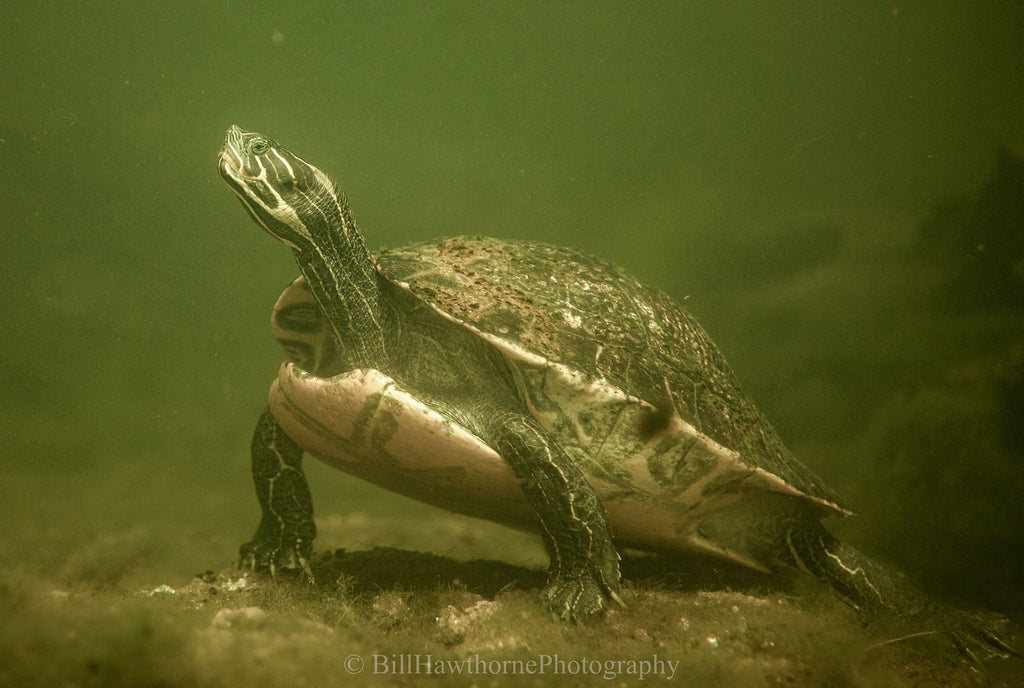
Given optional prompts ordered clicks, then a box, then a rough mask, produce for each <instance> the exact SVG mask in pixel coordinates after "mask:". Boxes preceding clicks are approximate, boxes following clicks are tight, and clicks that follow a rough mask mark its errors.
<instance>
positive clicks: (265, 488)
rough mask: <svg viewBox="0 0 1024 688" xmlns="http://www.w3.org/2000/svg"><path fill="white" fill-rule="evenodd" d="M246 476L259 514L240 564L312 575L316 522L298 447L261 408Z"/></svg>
mask: <svg viewBox="0 0 1024 688" xmlns="http://www.w3.org/2000/svg"><path fill="white" fill-rule="evenodd" d="M252 477H253V480H254V482H255V484H256V498H257V499H258V500H259V503H260V508H261V509H262V510H263V516H262V518H261V519H260V525H259V527H258V528H257V529H256V535H255V536H253V539H252V540H250V541H249V542H246V543H245V544H243V545H242V546H241V548H240V550H239V555H240V559H241V560H240V562H239V565H240V566H242V567H248V568H251V569H253V570H254V571H255V570H260V569H269V570H270V573H271V575H274V574H276V573H277V571H278V570H281V569H293V570H294V569H302V570H303V571H305V573H306V575H307V576H308V577H309V578H310V580H312V579H313V574H312V572H311V571H310V568H309V557H310V554H312V552H313V538H315V537H316V524H315V523H314V522H313V499H312V497H311V496H310V493H309V485H308V484H307V483H306V476H305V475H304V474H303V473H302V449H300V448H299V446H298V445H297V444H295V442H294V441H292V439H291V438H290V437H288V435H286V434H285V432H284V430H282V429H281V426H280V425H278V423H277V420H275V418H274V415H273V414H272V413H271V412H270V409H269V408H267V409H266V410H264V411H263V415H262V416H260V420H259V422H258V423H257V424H256V431H255V433H253V438H252Z"/></svg>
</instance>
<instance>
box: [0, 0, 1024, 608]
mask: <svg viewBox="0 0 1024 688" xmlns="http://www.w3.org/2000/svg"><path fill="white" fill-rule="evenodd" d="M193 5H194V6H193V7H191V8H189V9H188V10H187V11H185V12H182V10H181V8H180V6H177V5H176V6H174V7H173V8H172V7H168V8H159V7H154V8H143V6H142V5H141V4H138V3H118V2H115V3H105V4H103V6H102V7H99V6H93V5H89V4H85V5H82V4H76V5H74V6H68V5H67V3H63V4H61V3H58V4H52V5H45V4H44V5H41V6H37V7H32V8H30V7H28V6H24V7H21V6H10V5H8V6H5V7H4V8H3V9H0V15H2V21H0V36H2V42H0V46H2V48H0V73H2V75H3V83H4V84H5V86H4V89H3V90H4V99H3V105H2V106H0V189H2V190H3V201H2V203H0V209H2V213H0V218H2V219H0V246H2V248H3V253H4V256H5V258H4V269H3V276H2V278H0V279H2V280H3V293H4V295H5V297H4V298H3V299H2V301H0V314H2V315H0V317H2V321H3V323H4V330H3V331H4V337H3V338H2V343H0V383H2V384H0V399H2V402H0V432H2V433H3V437H4V438H5V442H4V443H3V444H4V448H3V450H2V456H3V461H4V470H5V477H4V480H3V481H2V482H0V514H2V522H3V523H4V524H5V525H4V526H3V530H2V531H0V556H2V558H3V561H4V566H5V568H7V569H12V570H17V571H21V572H24V573H27V574H29V575H31V576H35V577H38V578H39V579H41V580H43V581H45V582H44V586H51V585H52V586H53V587H58V588H60V587H67V586H72V587H74V586H77V585H84V586H87V587H88V586H98V587H100V588H103V589H106V590H115V591H116V590H134V589H136V588H137V587H145V586H150V585H153V586H155V585H157V584H159V583H162V582H168V583H170V584H172V585H176V584H184V583H187V582H188V581H189V580H190V579H191V577H192V575H193V574H194V573H196V572H197V571H202V570H205V569H211V568H212V569H219V568H221V567H224V566H227V565H228V564H229V563H231V561H233V559H234V557H235V553H236V551H237V546H238V544H239V543H240V542H241V541H243V540H245V539H246V538H248V537H249V536H250V535H251V531H252V529H253V528H254V527H255V525H256V522H257V509H256V505H255V500H254V498H253V496H252V488H251V485H250V478H249V468H248V456H247V454H248V443H249V435H250V433H251V428H252V425H253V424H254V423H255V420H256V418H257V416H258V414H259V411H260V409H261V408H262V407H263V405H264V404H265V399H266V390H267V386H268V384H269V381H270V379H271V378H272V376H273V375H274V374H275V371H276V368H277V365H278V363H279V361H280V360H281V358H282V354H281V352H280V350H279V348H278V347H277V344H276V343H275V342H274V340H273V339H272V337H271V336H270V331H269V323H268V318H269V313H270V307H271V305H272V304H273V302H274V300H275V298H276V297H277V295H278V294H279V293H280V291H281V290H282V289H283V288H284V286H285V285H286V284H287V283H288V282H289V281H290V280H291V279H292V278H293V277H294V276H295V274H296V273H297V271H296V268H295V266H294V263H293V261H292V258H291V256H290V255H289V254H288V251H287V250H286V249H284V248H283V247H282V246H281V245H280V244H279V243H277V242H276V241H273V240H271V239H270V238H269V237H267V236H266V235H264V234H262V233H261V232H259V231H258V229H257V228H256V226H255V225H254V224H253V223H252V222H251V221H250V220H249V219H248V218H247V217H246V216H245V214H244V212H243V211H242V209H241V208H240V207H239V206H238V203H237V201H236V200H235V199H234V197H233V195H232V194H231V193H230V191H229V190H228V189H227V188H226V187H225V186H224V184H223V183H222V182H221V180H220V179H219V178H218V176H217V173H216V169H215V162H216V155H217V151H218V149H219V147H220V145H221V141H222V139H223V135H224V130H225V129H226V128H227V127H228V126H229V125H230V124H234V123H237V124H239V125H241V126H243V127H246V128H249V129H253V130H258V131H261V132H264V133H266V134H268V135H270V136H273V137H274V138H276V139H278V140H279V141H281V142H282V143H283V144H284V145H286V146H288V147H289V148H291V149H292V150H294V151H295V152H296V153H298V154H299V155H302V156H303V157H306V158H307V159H309V160H310V161H312V162H314V163H315V164H317V165H318V166H320V167H322V168H323V169H325V170H327V171H328V172H330V173H331V174H333V175H334V176H335V177H336V178H337V179H338V180H339V182H340V183H341V186H342V187H343V188H344V189H345V190H346V192H347V193H348V195H349V200H350V202H351V205H352V208H353V211H354V213H355V215H356V217H357V219H358V221H359V222H360V226H361V228H362V230H363V232H364V234H365V236H366V239H367V243H368V244H369V246H370V247H371V248H376V247H380V246H395V245H400V244H402V243H404V242H409V241H415V240H423V239H428V238H432V237H435V236H442V235H450V234H484V235H494V236H501V237H509V238H524V239H532V240H542V241H546V242H550V243H555V244H565V245H571V246H573V247H576V248H581V249H585V250H588V251H591V252H593V253H596V254H598V255H601V256H603V257H605V258H608V259H611V260H614V261H615V262H618V263H620V264H622V265H623V266H625V267H626V268H628V269H629V270H630V271H632V272H633V273H635V274H637V275H638V276H640V277H641V278H642V279H644V280H645V281H647V282H649V283H652V284H654V285H656V286H658V287H660V288H662V289H664V290H665V291H666V292H668V293H669V294H670V295H672V296H673V297H674V298H676V299H678V300H679V301H680V302H683V303H685V304H686V306H687V307H688V308H690V309H691V310H692V311H693V312H694V313H696V314H697V315H698V317H699V318H700V319H701V320H702V322H703V323H704V325H705V327H706V329H708V331H709V332H710V333H711V334H712V336H713V337H714V338H715V339H716V341H717V342H718V345H719V347H720V348H721V349H722V350H723V352H724V353H725V354H726V356H727V357H728V359H729V360H730V362H731V363H732V365H733V367H734V368H735V369H736V371H737V374H738V375H739V377H740V379H741V381H743V383H744V384H745V386H746V388H747V389H748V391H749V392H750V393H751V395H752V396H753V397H754V399H755V400H756V401H757V402H758V404H759V405H760V407H761V408H762V410H764V411H765V412H766V413H767V415H768V417H769V418H770V419H772V421H773V422H774V423H775V424H776V426H777V427H778V429H779V431H780V433H781V435H782V436H783V438H784V439H785V440H786V442H787V443H788V444H789V445H790V447H791V448H792V449H793V450H794V451H795V453H796V454H797V455H798V456H799V457H800V458H801V460H802V461H804V462H805V463H807V464H808V465H809V466H811V467H812V468H813V469H814V470H815V471H816V472H817V473H819V474H820V475H822V476H823V477H824V478H825V479H826V480H827V481H828V482H829V483H830V484H831V485H832V486H833V487H834V488H835V489H836V490H837V491H838V492H840V493H841V494H843V495H844V496H845V497H846V498H847V501H848V502H849V503H850V504H851V505H852V507H853V508H854V509H855V510H856V511H857V512H858V513H859V516H858V518H857V519H856V520H855V521H850V522H848V523H845V524H843V525H842V526H841V530H842V532H843V533H844V534H846V535H847V536H848V537H850V538H851V539H855V540H856V541H857V542H858V543H859V544H860V545H861V546H863V548H864V549H867V550H869V551H872V552H874V553H875V554H877V555H878V556H880V557H882V558H886V559H888V560H889V561H891V562H893V563H894V564H896V565H898V566H899V567H901V568H903V569H904V570H906V571H907V572H908V573H909V574H910V575H911V576H913V577H915V578H917V579H918V580H919V581H921V582H922V584H923V585H924V586H925V587H928V588H930V589H931V590H933V591H934V592H936V593H937V594H940V595H956V596H958V597H960V598H963V599H966V600H968V601H970V602H971V603H972V604H977V605H980V606H986V607H990V608H994V609H998V610H1000V611H1002V612H1004V613H1008V614H1010V615H1012V616H1015V617H1016V618H1018V619H1019V618H1020V617H1021V613H1022V611H1024V589H1022V587H1021V586H1020V580H1021V577H1020V573H1019V572H1020V569H1021V564H1022V563H1024V537H1022V529H1021V524H1024V506H1022V502H1021V500H1020V499H1019V495H1020V494H1021V492H1022V489H1024V478H1022V477H1021V476H1022V473H1024V471H1022V470H1021V469H1022V456H1024V440H1022V437H1021V430H1020V421H1021V417H1022V414H1024V391H1022V388H1024V382H1022V380H1024V334H1022V333H1024V305H1022V303H1024V299H1021V298H1020V297H1019V296H1018V294H1020V293H1024V268H1022V267H1021V266H1022V265H1024V245H1022V242H1024V240H1022V239H1021V237H1022V236H1024V210H1022V208H1021V200H1020V199H1021V198H1024V184H1022V182H1021V177H1022V174H1021V171H1020V169H1021V166H1022V165H1024V163H1022V162H1021V156H1022V155H1024V117H1022V114H1021V113H1024V54H1022V52H1021V44H1020V37H1021V35H1024V8H1022V6H1021V4H1020V3H1019V2H1013V1H1010V0H1005V1H1003V2H997V1H993V2H984V3H981V4H980V5H979V4H977V3H975V4H973V5H971V6H970V7H968V6H967V5H964V4H963V3H957V2H932V3H896V4H877V3H875V4H872V3H861V4H859V5H858V4H855V5H856V6H846V5H843V6H835V7H831V6H830V7H827V8H826V7H817V6H815V7H813V8H810V7H808V6H804V5H801V4H799V3H782V4H779V3H774V4H771V5H765V4H764V3H747V2H738V3H737V2H734V3H710V4H700V3H696V4H693V3H690V4H686V3H684V4H680V3H643V4H641V5H630V4H627V5H622V4H621V3H597V4H588V5H578V4H574V3H560V4H554V5H552V4H546V3H536V4H534V3H509V4H495V5H488V6H485V7H477V6H476V5H475V4H473V3H460V2H444V3H440V2H429V3H392V4H385V5H383V6H382V5H381V4H380V3H355V4H344V5H342V4H337V3H312V4H309V3H277V4H259V5H258V6H255V5H254V6H248V5H242V4H237V3H193ZM691 5H692V6H691ZM698 5H699V6H698ZM704 5H706V6H704ZM1001 150H1002V151H1004V153H1003V155H1004V157H1003V158H1002V160H1003V162H1002V164H1001V165H1000V151H1001ZM310 471H311V474H312V475H311V482H313V483H314V485H313V489H314V496H315V498H316V502H317V510H318V513H319V514H321V515H323V516H324V517H325V518H332V517H333V518H343V517H346V515H347V514H350V513H352V512H359V513H364V514H370V515H373V514H386V515H395V514H399V515H400V514H404V513H407V511H408V510H411V509H413V507H411V506H409V505H408V503H407V502H405V501H401V500H398V499H392V498H391V497H390V496H388V495H386V494H385V493H381V492H378V491H376V490H375V489H371V488H368V487H365V486H363V485H361V484H359V483H358V482H356V481H355V480H354V479H350V478H347V477H345V476H343V475H341V474H338V473H336V472H333V471H329V470H328V469H326V468H321V467H319V466H311V467H310ZM408 513H416V514H419V513H421V512H419V511H415V512H413V511H408ZM328 532H330V531H329V530H328ZM516 542H518V541H516ZM320 545H321V546H322V547H324V548H329V547H331V546H336V545H337V543H331V542H328V541H325V542H322V543H320ZM481 556H491V552H490V551H488V552H486V553H484V554H482V555H481ZM518 556H520V555H517V554H515V553H512V554H510V557H511V558H512V559H513V560H514V563H518V562H519V561H520V559H517V558H516V557H518ZM521 556H522V557H523V558H525V559H526V560H530V561H535V560H534V559H530V557H534V556H535V553H533V552H530V553H524V554H522V555H521Z"/></svg>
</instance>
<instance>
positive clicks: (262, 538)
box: [238, 522, 316, 581]
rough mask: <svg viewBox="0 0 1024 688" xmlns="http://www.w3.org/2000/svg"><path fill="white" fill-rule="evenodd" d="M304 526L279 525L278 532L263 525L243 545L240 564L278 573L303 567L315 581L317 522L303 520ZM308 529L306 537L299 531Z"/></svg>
mask: <svg viewBox="0 0 1024 688" xmlns="http://www.w3.org/2000/svg"><path fill="white" fill-rule="evenodd" d="M302 526H304V527H299V528H295V529H286V528H279V529H274V530H277V531H278V532H277V533H272V534H268V533H267V532H266V531H267V530H269V529H267V528H264V527H263V524H261V525H260V528H259V530H257V531H256V535H255V537H253V539H252V540H250V541H249V542H246V543H245V544H243V545H242V546H241V547H240V548H239V552H238V554H239V562H238V565H239V566H240V567H241V568H243V569H250V570H252V571H269V572H270V575H271V576H277V574H278V573H279V572H284V571H302V572H303V573H305V575H306V577H307V578H308V579H309V580H310V581H312V580H313V572H312V570H311V569H310V567H309V558H310V555H311V554H312V551H313V536H314V534H315V532H316V531H315V526H314V525H313V523H312V522H309V523H308V524H302ZM298 530H304V531H308V533H307V537H302V535H300V534H298V532H289V531H298Z"/></svg>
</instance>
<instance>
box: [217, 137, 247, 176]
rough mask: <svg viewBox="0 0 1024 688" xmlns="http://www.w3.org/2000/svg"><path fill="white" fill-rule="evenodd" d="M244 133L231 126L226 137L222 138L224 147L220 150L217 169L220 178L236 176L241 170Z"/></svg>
mask: <svg viewBox="0 0 1024 688" xmlns="http://www.w3.org/2000/svg"><path fill="white" fill-rule="evenodd" d="M244 136H245V132H244V131H242V129H241V128H240V127H239V126H238V125H236V124H233V125H231V128H230V129H228V133H227V136H226V137H225V138H224V145H223V146H222V147H221V149H220V160H219V161H218V164H217V167H218V169H219V170H220V174H221V176H222V177H223V176H225V175H229V176H231V177H236V176H238V174H239V172H240V171H241V170H242V140H243V137H244Z"/></svg>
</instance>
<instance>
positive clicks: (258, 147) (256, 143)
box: [249, 138, 270, 155]
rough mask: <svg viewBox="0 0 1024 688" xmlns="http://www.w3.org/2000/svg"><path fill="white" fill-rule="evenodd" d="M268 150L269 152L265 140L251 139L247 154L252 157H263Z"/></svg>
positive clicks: (267, 143)
mask: <svg viewBox="0 0 1024 688" xmlns="http://www.w3.org/2000/svg"><path fill="white" fill-rule="evenodd" d="M268 150H270V142H269V141H267V140H266V139H263V138H259V139H253V140H252V141H251V142H250V143H249V152H250V153H252V154H253V155H263V154H264V153H266V152H267V151H268Z"/></svg>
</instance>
